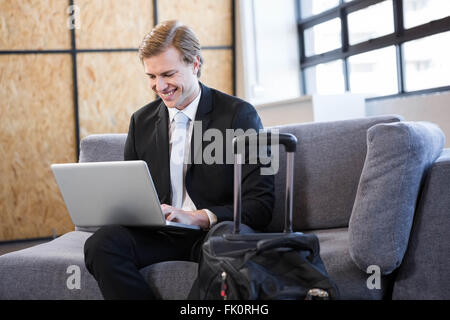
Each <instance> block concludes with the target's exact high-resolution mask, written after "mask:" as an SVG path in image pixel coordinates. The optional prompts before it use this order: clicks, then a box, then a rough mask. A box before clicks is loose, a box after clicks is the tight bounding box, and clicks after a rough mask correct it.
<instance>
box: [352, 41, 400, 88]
mask: <svg viewBox="0 0 450 320" xmlns="http://www.w3.org/2000/svg"><path fill="white" fill-rule="evenodd" d="M395 59H396V58H395V47H393V46H391V47H386V48H383V49H378V50H374V51H368V52H365V53H360V54H357V55H354V56H351V57H350V58H349V59H348V63H349V72H350V87H351V88H352V92H354V93H365V94H367V95H372V96H373V95H377V96H382V95H389V94H394V93H396V92H397V73H396V61H395Z"/></svg>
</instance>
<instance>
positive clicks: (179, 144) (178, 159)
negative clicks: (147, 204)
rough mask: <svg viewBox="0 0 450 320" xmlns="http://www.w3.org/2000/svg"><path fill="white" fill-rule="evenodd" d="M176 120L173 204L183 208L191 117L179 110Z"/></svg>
mask: <svg viewBox="0 0 450 320" xmlns="http://www.w3.org/2000/svg"><path fill="white" fill-rule="evenodd" d="M174 121H175V130H173V132H172V150H171V152H170V182H171V185H172V206H173V207H175V208H181V206H182V204H183V189H184V188H183V185H184V181H183V169H184V149H185V145H186V135H187V124H188V122H189V118H188V116H186V115H185V114H184V113H183V112H180V111H179V112H177V114H175V117H174Z"/></svg>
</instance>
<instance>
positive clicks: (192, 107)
mask: <svg viewBox="0 0 450 320" xmlns="http://www.w3.org/2000/svg"><path fill="white" fill-rule="evenodd" d="M201 94H202V90H201V88H200V90H199V93H198V95H197V97H195V99H194V100H193V101H192V102H191V103H190V104H189V105H188V106H187V107H186V108H184V109H183V110H181V112H183V113H184V114H185V115H186V116H187V117H188V118H189V119H190V120H191V121H194V120H195V114H196V113H197V108H198V104H199V102H200V96H201ZM168 109H169V123H172V120H173V118H174V117H175V115H176V114H177V112H178V111H180V110H178V109H177V108H168Z"/></svg>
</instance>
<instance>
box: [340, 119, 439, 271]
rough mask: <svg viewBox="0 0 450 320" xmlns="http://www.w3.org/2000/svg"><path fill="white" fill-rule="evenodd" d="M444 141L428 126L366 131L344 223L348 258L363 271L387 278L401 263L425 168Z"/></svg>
mask: <svg viewBox="0 0 450 320" xmlns="http://www.w3.org/2000/svg"><path fill="white" fill-rule="evenodd" d="M444 141H445V136H444V134H443V132H442V131H441V130H440V129H439V127H438V126H436V125H434V124H432V123H427V122H399V123H390V124H378V125H375V126H373V127H372V128H370V129H369V131H368V132H367V145H368V148H367V157H366V160H365V164H364V168H363V171H362V174H361V179H360V181H359V185H358V190H357V194H356V199H355V204H354V206H353V212H352V215H351V219H350V224H349V243H350V255H351V257H352V259H353V261H354V262H355V263H356V264H357V265H358V267H359V268H360V269H362V270H364V271H366V269H367V267H369V266H370V265H376V266H378V267H379V268H380V271H381V273H382V274H389V273H391V272H392V271H393V270H394V269H396V268H397V267H398V266H399V265H400V263H401V262H402V259H403V256H404V254H405V251H406V248H407V245H408V239H409V234H410V231H411V227H412V223H413V217H414V212H415V208H416V202H417V198H418V194H419V190H420V186H421V183H422V179H423V177H424V176H425V173H426V171H427V169H428V168H429V167H430V165H431V164H432V163H433V162H434V161H435V160H436V158H437V157H438V156H439V155H440V153H441V152H442V148H443V146H444Z"/></svg>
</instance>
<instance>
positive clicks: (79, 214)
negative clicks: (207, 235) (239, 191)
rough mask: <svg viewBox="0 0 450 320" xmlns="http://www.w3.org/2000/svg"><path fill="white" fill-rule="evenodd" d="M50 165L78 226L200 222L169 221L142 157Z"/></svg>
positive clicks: (72, 217) (189, 227) (159, 225)
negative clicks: (126, 159) (130, 159)
mask: <svg viewBox="0 0 450 320" xmlns="http://www.w3.org/2000/svg"><path fill="white" fill-rule="evenodd" d="M51 169H52V171H53V174H54V176H55V179H56V182H57V184H58V186H59V189H60V191H61V194H62V196H63V198H64V202H65V203H66V207H67V210H68V211H69V214H70V217H71V219H72V222H73V223H74V225H75V226H77V227H79V228H86V229H95V228H98V227H101V226H106V225H124V226H147V227H171V228H184V229H196V230H200V227H199V226H194V225H187V224H182V223H178V222H172V221H167V220H166V219H165V218H164V214H163V212H162V210H161V205H160V202H159V198H158V195H157V193H156V189H155V186H154V184H153V180H152V178H151V175H150V171H149V170H148V167H147V163H146V162H145V161H142V160H135V161H110V162H83V163H62V164H52V165H51Z"/></svg>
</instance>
